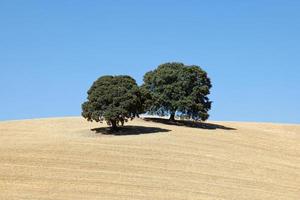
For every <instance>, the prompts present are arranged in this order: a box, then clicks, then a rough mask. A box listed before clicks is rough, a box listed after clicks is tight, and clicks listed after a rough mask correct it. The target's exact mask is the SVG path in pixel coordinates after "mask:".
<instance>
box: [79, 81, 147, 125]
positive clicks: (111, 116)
mask: <svg viewBox="0 0 300 200" xmlns="http://www.w3.org/2000/svg"><path fill="white" fill-rule="evenodd" d="M142 91H143V90H140V89H139V87H138V85H137V84H136V81H135V80H134V79H133V78H131V77H130V76H102V77H100V78H99V79H98V80H96V81H95V82H94V83H93V85H92V86H91V88H90V89H89V90H88V97H87V99H88V100H87V101H86V102H84V103H83V104H82V116H83V117H84V118H86V119H87V120H88V121H96V122H102V121H103V120H105V121H106V122H107V124H108V125H111V126H112V129H113V130H115V129H117V126H118V125H119V124H121V125H123V124H124V122H127V121H128V119H133V118H134V117H136V116H138V114H139V113H142V112H143V111H144V109H146V107H145V106H146V105H147V104H148V103H147V102H148V101H149V97H148V98H146V97H147V91H143V92H144V93H145V94H142ZM148 96H149V95H148Z"/></svg>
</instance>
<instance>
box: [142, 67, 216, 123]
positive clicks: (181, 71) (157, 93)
mask: <svg viewBox="0 0 300 200" xmlns="http://www.w3.org/2000/svg"><path fill="white" fill-rule="evenodd" d="M211 87H212V85H211V82H210V79H209V78H208V76H207V73H206V72H205V71H204V70H202V69H201V68H200V67H198V66H196V65H192V66H186V65H184V64H183V63H175V62H174V63H165V64H162V65H159V66H158V68H157V69H155V70H154V71H150V72H148V73H146V74H145V76H144V84H143V86H142V88H144V89H146V90H148V91H149V92H150V94H151V96H152V104H151V107H150V109H149V112H150V113H156V114H159V115H166V114H170V120H175V114H176V112H177V113H179V115H181V116H184V117H187V118H192V119H194V120H199V119H200V120H203V121H204V120H206V119H208V117H209V114H208V111H209V110H210V108H211V101H209V98H208V95H209V94H210V88H211Z"/></svg>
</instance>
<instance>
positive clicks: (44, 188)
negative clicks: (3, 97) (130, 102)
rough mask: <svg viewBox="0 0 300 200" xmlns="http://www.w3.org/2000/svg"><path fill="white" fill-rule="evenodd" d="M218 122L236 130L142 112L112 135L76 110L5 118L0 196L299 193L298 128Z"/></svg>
mask: <svg viewBox="0 0 300 200" xmlns="http://www.w3.org/2000/svg"><path fill="white" fill-rule="evenodd" d="M214 123H217V124H220V125H223V126H225V127H228V128H233V129H235V130H229V129H227V128H225V127H221V126H219V127H211V128H216V129H200V128H191V127H185V126H174V125H173V126H172V125H167V124H161V123H155V122H150V121H143V120H141V119H138V120H134V121H132V122H130V123H128V125H130V126H131V127H129V130H128V131H127V133H133V134H134V135H114V136H113V135H103V134H99V133H95V132H92V131H90V129H91V128H95V127H99V126H101V127H103V126H105V125H99V124H95V123H88V122H86V121H85V120H83V119H81V118H79V117H70V118H53V119H36V120H23V121H7V122H0V199H1V200H3V199H5V200H14V199H22V200H23V199H30V200H34V199H37V200H44V199H45V200H46V199H61V200H69V199H70V200H71V199H72V200H76V199H80V200H82V199H87V200H88V199H101V200H123V199H124V200H125V199H128V200H129V199H130V200H136V199H141V200H146V199H147V200H162V199H164V200H177V199H182V200H186V199H190V200H198V199H203V200H211V199H214V200H216V199H220V200H221V199H224V200H225V199H226V200H233V199H236V200H243V199H247V200H256V199H257V200H276V199H282V200H290V199H292V200H299V199H300V126H299V125H279V124H267V123H265V124H263V123H233V122H214ZM151 127H152V128H151ZM142 132H146V133H148V134H139V133H142Z"/></svg>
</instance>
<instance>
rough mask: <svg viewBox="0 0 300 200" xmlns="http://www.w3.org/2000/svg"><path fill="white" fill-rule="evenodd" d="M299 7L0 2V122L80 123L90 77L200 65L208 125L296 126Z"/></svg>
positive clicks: (273, 3) (259, 0) (287, 3)
mask: <svg viewBox="0 0 300 200" xmlns="http://www.w3.org/2000/svg"><path fill="white" fill-rule="evenodd" d="M299 10H300V1H298V0H281V1H278V0H268V1H267V0H252V1H240V0H235V1H232V0H227V1H223V0H219V1H218V0H213V1H200V0H194V1H192V0H190V1H177V0H173V1H166V0H148V1H145V0H136V1H133V0H127V1H125V0H123V1H120V0H116V1H110V0H105V1H101V0H97V1H96V0H95V1H92V0H90V1H76V0H70V1H66V0H57V1H54V0H52V1H40V0H36V1H32V0H26V1H25V0H19V1H17V0H0V84H1V85H0V97H1V98H0V120H9V119H24V118H39V117H50V116H70V115H80V112H81V103H82V102H83V101H84V100H85V98H86V91H87V89H88V88H89V87H90V85H91V84H92V82H93V81H94V80H95V79H96V78H97V77H99V76H102V75H106V74H128V75H131V76H133V77H134V78H135V79H136V80H137V82H138V83H139V84H141V83H142V77H143V74H144V73H145V72H147V71H149V70H152V69H154V68H155V67H156V66H157V65H159V64H160V63H164V62H168V61H179V62H184V63H186V64H196V65H200V66H201V67H202V68H203V69H205V70H206V71H207V72H208V73H209V76H210V77H211V79H212V82H213V89H212V94H211V99H212V100H213V101H214V103H213V107H212V111H211V112H210V114H211V118H210V119H211V120H227V121H229V120H230V121H266V122H287V123H300V55H299V53H300V12H299Z"/></svg>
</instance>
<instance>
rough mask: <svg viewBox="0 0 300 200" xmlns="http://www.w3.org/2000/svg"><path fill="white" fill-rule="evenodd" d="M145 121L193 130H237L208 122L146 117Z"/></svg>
mask: <svg viewBox="0 0 300 200" xmlns="http://www.w3.org/2000/svg"><path fill="white" fill-rule="evenodd" d="M144 120H145V121H151V122H156V123H162V124H168V125H175V126H186V127H191V128H202V129H212V130H214V129H223V130H236V129H235V128H231V127H227V126H223V125H219V124H212V123H206V122H197V121H189V120H176V121H170V120H168V119H162V118H150V117H145V118H144Z"/></svg>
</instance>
